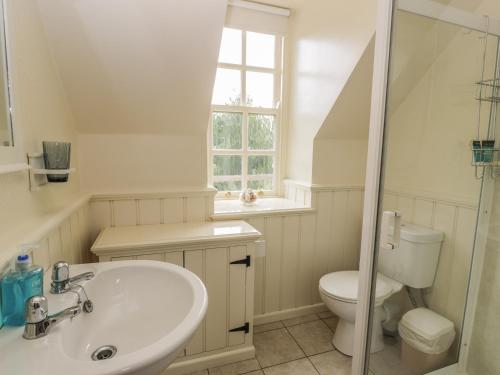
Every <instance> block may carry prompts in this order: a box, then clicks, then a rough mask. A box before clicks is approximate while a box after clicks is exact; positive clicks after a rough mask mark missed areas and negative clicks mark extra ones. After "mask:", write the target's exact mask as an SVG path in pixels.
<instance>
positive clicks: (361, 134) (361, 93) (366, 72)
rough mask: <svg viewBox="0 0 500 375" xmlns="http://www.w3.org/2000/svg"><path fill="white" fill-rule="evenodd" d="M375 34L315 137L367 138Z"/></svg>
mask: <svg viewBox="0 0 500 375" xmlns="http://www.w3.org/2000/svg"><path fill="white" fill-rule="evenodd" d="M374 51H375V36H373V37H372V38H371V40H370V42H369V43H368V45H367V47H366V49H365V51H364V52H363V55H362V56H361V58H360V59H359V61H358V63H357V64H356V67H355V68H354V70H353V71H352V73H351V75H350V77H349V79H348V80H347V83H346V84H345V86H344V88H343V89H342V92H341V94H340V95H339V97H338V98H337V100H336V101H335V103H334V104H333V106H332V109H331V110H330V112H329V113H328V116H326V119H325V121H324V122H323V125H322V126H321V128H320V130H319V131H318V133H317V134H316V137H315V138H316V139H368V124H369V122H370V105H371V92H372V75H373V55H374Z"/></svg>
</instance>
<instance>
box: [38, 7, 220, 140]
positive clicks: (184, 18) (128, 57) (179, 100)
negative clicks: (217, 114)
mask: <svg viewBox="0 0 500 375" xmlns="http://www.w3.org/2000/svg"><path fill="white" fill-rule="evenodd" d="M36 1H37V2H38V6H39V9H40V13H41V16H42V20H43V23H44V27H45V31H46V33H47V39H48V41H49V45H50V47H51V49H52V52H53V56H54V59H55V63H56V65H57V66H58V68H59V71H60V76H61V79H62V82H63V85H64V88H65V90H66V94H67V96H68V99H69V101H70V105H71V107H72V110H73V113H74V116H75V120H76V123H77V127H78V131H79V132H80V133H144V134H154V133H167V134H180V135H189V134H201V133H204V132H206V127H207V122H208V116H209V111H210V101H211V94H212V88H213V82H214V77H215V71H216V64H217V55H218V50H219V44H220V38H221V33H222V28H223V25H224V17H225V13H226V7H227V0H207V1H199V0H182V1H178V0H106V1H102V0H36Z"/></svg>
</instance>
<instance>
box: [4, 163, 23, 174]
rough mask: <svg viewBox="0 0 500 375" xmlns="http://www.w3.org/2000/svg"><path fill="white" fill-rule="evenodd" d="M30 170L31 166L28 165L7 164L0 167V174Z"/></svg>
mask: <svg viewBox="0 0 500 375" xmlns="http://www.w3.org/2000/svg"><path fill="white" fill-rule="evenodd" d="M28 169H30V166H29V165H28V164H26V163H15V164H5V165H0V174H8V173H16V172H22V171H27V170H28Z"/></svg>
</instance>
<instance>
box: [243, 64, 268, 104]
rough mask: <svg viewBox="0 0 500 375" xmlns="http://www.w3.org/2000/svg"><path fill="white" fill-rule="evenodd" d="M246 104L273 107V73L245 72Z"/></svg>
mask: <svg viewBox="0 0 500 375" xmlns="http://www.w3.org/2000/svg"><path fill="white" fill-rule="evenodd" d="M246 83H247V105H249V106H252V107H264V108H272V107H273V96H274V74H272V73H258V72H247V82H246Z"/></svg>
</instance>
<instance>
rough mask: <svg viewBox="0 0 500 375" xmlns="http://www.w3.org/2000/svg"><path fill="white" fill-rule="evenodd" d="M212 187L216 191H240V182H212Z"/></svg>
mask: <svg viewBox="0 0 500 375" xmlns="http://www.w3.org/2000/svg"><path fill="white" fill-rule="evenodd" d="M214 187H215V188H216V189H217V190H218V191H240V190H241V181H224V182H214Z"/></svg>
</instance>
